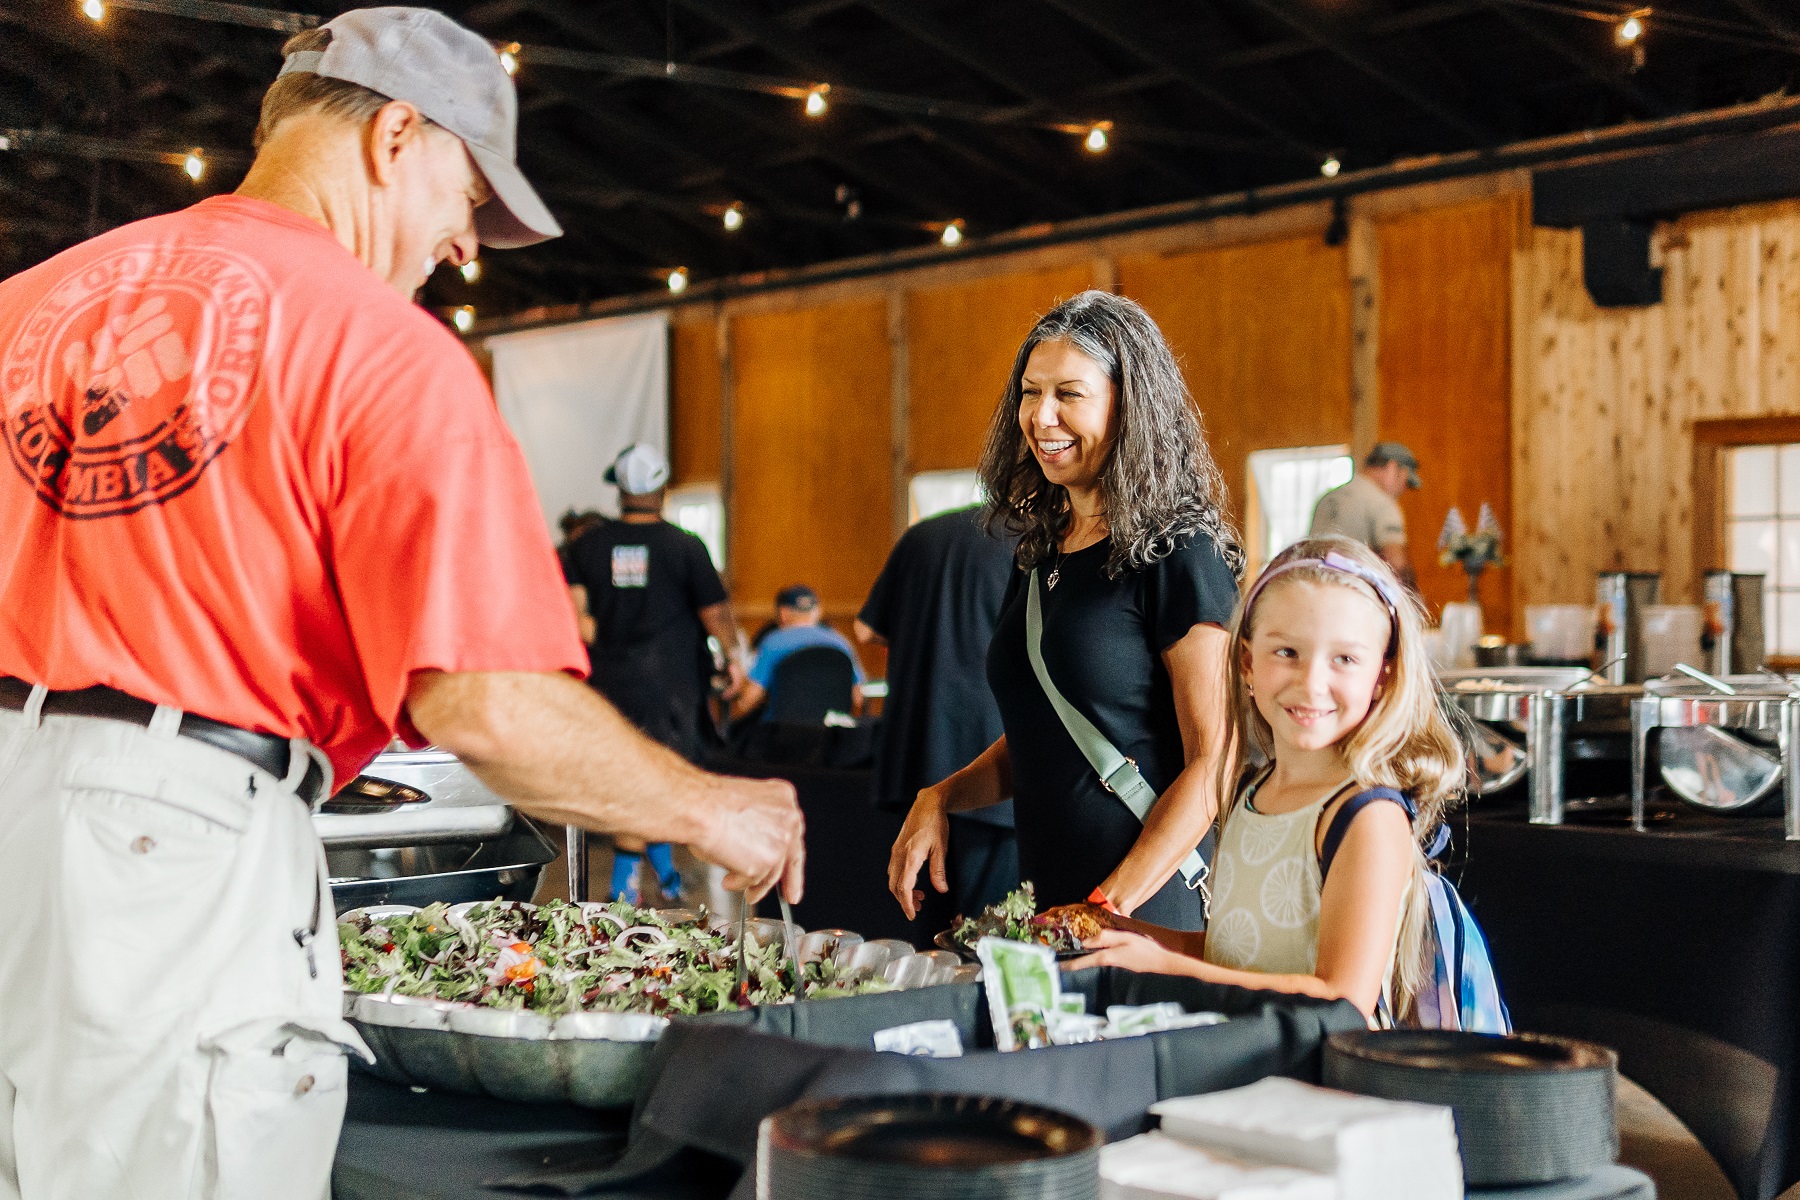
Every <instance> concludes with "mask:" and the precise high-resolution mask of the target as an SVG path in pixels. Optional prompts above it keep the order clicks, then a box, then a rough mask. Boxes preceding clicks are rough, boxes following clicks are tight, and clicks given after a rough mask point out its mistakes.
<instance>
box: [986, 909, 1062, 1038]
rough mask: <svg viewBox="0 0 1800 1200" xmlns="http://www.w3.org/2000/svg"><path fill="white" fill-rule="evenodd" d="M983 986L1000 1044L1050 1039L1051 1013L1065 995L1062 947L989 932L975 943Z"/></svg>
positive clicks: (989, 1013) (995, 1034)
mask: <svg viewBox="0 0 1800 1200" xmlns="http://www.w3.org/2000/svg"><path fill="white" fill-rule="evenodd" d="M975 954H976V956H977V957H978V958H980V959H981V967H982V971H981V979H982V987H983V989H984V990H985V991H986V992H987V1001H988V1015H989V1016H990V1017H991V1018H992V1019H993V1022H994V1045H995V1047H996V1048H997V1049H999V1050H1003V1051H1010V1050H1035V1049H1037V1048H1038V1047H1040V1046H1048V1045H1049V1044H1050V1014H1051V1013H1052V1012H1054V1011H1056V1008H1057V1001H1058V999H1059V998H1060V997H1061V995H1062V976H1061V972H1059V971H1058V970H1057V969H1056V951H1054V950H1052V949H1051V948H1050V947H1048V946H1044V945H1040V944H1038V943H1036V942H1012V941H1007V940H1006V939H1004V938H995V937H984V938H982V939H981V940H980V941H979V942H976V943H975Z"/></svg>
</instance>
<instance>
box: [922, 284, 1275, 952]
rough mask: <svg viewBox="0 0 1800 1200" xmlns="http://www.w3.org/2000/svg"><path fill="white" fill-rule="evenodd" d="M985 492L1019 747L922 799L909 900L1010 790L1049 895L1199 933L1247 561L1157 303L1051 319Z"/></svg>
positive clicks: (937, 882)
mask: <svg viewBox="0 0 1800 1200" xmlns="http://www.w3.org/2000/svg"><path fill="white" fill-rule="evenodd" d="M981 478H982V483H983V485H984V487H985V489H986V491H987V495H988V497H989V499H988V521H989V524H990V527H991V528H998V527H1003V528H1004V529H1005V530H1006V531H1007V532H1009V533H1015V534H1018V535H1020V538H1021V540H1020V544H1019V550H1018V555H1017V560H1016V561H1017V569H1016V570H1015V571H1014V572H1013V578H1012V581H1011V584H1010V586H1009V588H1008V591H1007V595H1006V599H1005V602H1004V607H1003V609H1002V612H1001V617H1000V622H999V625H998V626H997V628H996V630H995V634H994V640H993V643H992V644H991V646H990V647H989V650H988V664H987V665H988V682H989V684H990V685H991V686H992V688H993V691H994V697H995V699H996V701H997V702H998V704H999V708H1000V715H1001V721H1002V725H1003V727H1004V729H1005V736H1004V737H1002V738H1001V739H1000V740H999V741H998V742H996V743H995V744H994V745H993V746H991V747H989V748H988V750H987V751H986V752H985V753H983V754H982V755H981V757H980V758H978V759H977V760H976V761H975V762H974V763H972V764H970V765H969V766H968V767H966V768H964V769H963V770H962V771H959V772H957V773H956V774H955V775H953V776H951V777H950V778H949V779H947V780H945V781H944V782H942V783H940V784H938V785H936V786H935V787H930V788H926V789H925V790H924V791H922V792H920V794H919V798H918V800H917V801H916V802H915V803H914V806H913V810H912V813H911V814H910V815H909V816H908V818H907V824H906V826H905V828H904V829H903V830H902V831H901V835H900V838H899V840H898V841H897V842H896V843H895V846H894V854H893V858H892V861H891V863H890V868H889V884H890V886H891V887H892V889H893V891H894V895H895V897H896V898H897V899H898V900H899V901H900V904H901V906H902V908H904V909H906V910H907V911H908V913H909V914H910V913H911V912H912V911H914V908H915V907H916V905H917V904H918V902H919V900H920V899H921V898H922V894H921V893H919V892H916V891H915V890H914V888H913V884H914V882H915V881H916V879H917V876H918V872H919V870H920V867H921V866H922V865H923V864H925V863H927V862H929V863H930V866H931V878H932V885H933V886H934V887H936V888H938V890H940V891H942V890H944V886H945V885H944V882H943V876H942V860H943V851H944V839H945V836H946V835H945V829H946V825H947V822H946V819H945V814H946V813H950V812H963V811H967V810H969V809H974V808H980V807H985V806H986V805H989V804H995V803H998V802H1000V801H1002V800H1005V799H1008V798H1011V799H1013V800H1014V802H1015V819H1016V823H1017V828H1018V837H1019V858H1020V864H1021V867H1022V871H1023V874H1024V876H1025V877H1026V878H1028V879H1031V880H1032V881H1033V882H1034V883H1035V884H1036V885H1037V894H1038V896H1039V898H1040V899H1041V900H1042V901H1043V902H1045V903H1046V904H1051V905H1055V904H1066V903H1072V902H1076V901H1081V900H1084V899H1090V898H1093V899H1096V902H1100V901H1104V902H1105V903H1106V904H1107V905H1109V906H1111V907H1113V908H1116V909H1117V910H1118V911H1120V912H1126V913H1129V912H1133V911H1137V912H1140V913H1142V914H1144V915H1145V916H1147V917H1148V918H1149V919H1151V920H1154V921H1156V922H1158V923H1159V924H1164V925H1169V926H1173V927H1176V928H1181V929H1198V928H1200V927H1201V926H1202V925H1203V924H1204V913H1203V910H1202V906H1201V901H1200V895H1199V893H1198V891H1196V890H1193V888H1192V887H1191V886H1184V881H1185V882H1187V883H1190V884H1198V882H1199V879H1200V872H1199V871H1198V870H1197V869H1195V868H1197V863H1198V860H1197V859H1195V858H1194V857H1193V855H1194V851H1195V847H1196V846H1197V845H1198V843H1199V842H1200V840H1201V838H1202V837H1204V836H1205V834H1206V832H1207V829H1208V828H1209V827H1210V825H1211V823H1212V820H1213V816H1214V813H1215V812H1216V811H1217V791H1216V789H1217V778H1216V769H1217V758H1218V755H1219V753H1220V749H1221V747H1222V745H1223V743H1224V740H1225V737H1224V735H1225V730H1226V721H1225V713H1224V696H1223V692H1222V688H1221V683H1222V681H1223V679H1224V676H1225V646H1226V642H1227V638H1226V634H1225V631H1224V626H1225V625H1226V624H1227V623H1228V622H1229V621H1230V620H1231V613H1232V610H1233V609H1234V608H1235V607H1236V603H1237V596H1238V591H1237V578H1238V575H1239V573H1240V572H1241V570H1242V564H1243V552H1242V550H1241V549H1240V548H1239V545H1238V541H1237V537H1236V534H1235V533H1234V531H1233V530H1232V529H1231V527H1230V524H1229V523H1228V522H1227V520H1226V518H1225V516H1224V515H1223V513H1222V511H1221V505H1220V500H1221V497H1222V495H1223V491H1224V489H1223V484H1222V481H1221V479H1220V476H1219V472H1218V468H1217V467H1216V466H1214V464H1213V461H1212V456H1211V454H1210V453H1208V451H1207V447H1206V441H1205V438H1204V436H1203V434H1202V432H1201V428H1200V421H1199V417H1198V415H1197V413H1196V411H1195V408H1194V406H1193V403H1192V401H1191V399H1190V398H1189V396H1188V393H1187V389H1186V386H1185V385H1184V384H1183V383H1182V379H1181V374H1180V371H1179V370H1178V369H1177V367H1176V364H1175V359H1174V356H1173V355H1172V354H1171V353H1170V352H1169V348H1168V345H1167V344H1166V343H1165V342H1164V340H1163V337H1162V333H1161V331H1160V330H1158V329H1157V327H1156V324H1155V322H1154V321H1152V320H1151V319H1150V317H1149V316H1148V315H1147V314H1146V313H1145V312H1144V310H1143V309H1141V308H1139V307H1138V306H1137V305H1136V304H1134V303H1132V302H1131V301H1129V300H1124V299H1121V298H1119V297H1117V296H1114V295H1112V294H1111V293H1108V292H1098V291H1090V292H1084V293H1082V294H1081V295H1079V296H1076V297H1075V298H1074V299H1072V300H1068V301H1065V302H1064V303H1063V304H1061V305H1059V306H1057V307H1056V308H1055V309H1053V310H1051V312H1049V313H1048V314H1046V315H1045V316H1044V317H1043V318H1041V319H1040V320H1039V321H1038V323H1037V325H1036V327H1035V328H1034V329H1033V330H1032V332H1031V334H1030V335H1029V336H1028V337H1027V338H1026V340H1025V343H1024V345H1023V346H1021V347H1020V349H1019V352H1018V355H1017V356H1016V358H1015V359H1014V363H1013V370H1012V375H1011V377H1010V379H1009V380H1008V384H1007V388H1006V392H1005V393H1004V395H1003V396H1002V397H1001V400H1000V404H999V405H998V407H997V408H996V410H995V413H994V416H993V420H992V424H991V425H990V428H989V433H988V442H987V449H986V453H985V454H984V456H983V460H982V466H981ZM1034 599H1035V607H1036V609H1037V616H1036V617H1028V615H1027V614H1028V610H1030V609H1032V608H1033V607H1034V605H1033V603H1032V602H1033V600H1034ZM1034 621H1036V622H1037V624H1038V628H1037V629H1036V630H1035V632H1034V631H1033V630H1032V628H1031V626H1032V623H1033V622H1034ZM1034 641H1035V642H1036V643H1037V648H1036V649H1035V650H1034V649H1032V648H1031V643H1032V642H1034ZM1034 656H1036V657H1037V658H1038V659H1039V660H1040V661H1039V663H1037V664H1034V663H1033V662H1032V659H1033V657H1034ZM1040 668H1041V671H1042V674H1040ZM1046 679H1047V681H1048V685H1049V686H1048V687H1047V686H1046V683H1045V680H1046ZM1052 688H1053V689H1054V691H1055V693H1058V694H1059V695H1058V696H1056V697H1055V698H1053V697H1052V694H1051V689H1052ZM1059 704H1066V705H1067V706H1070V707H1071V708H1072V710H1073V712H1074V713H1075V714H1077V715H1076V716H1075V717H1074V719H1073V721H1072V722H1070V721H1065V719H1064V717H1063V716H1062V715H1060V714H1059ZM1072 725H1073V728H1072ZM1102 743H1103V744H1104V745H1103V748H1102V746H1101V744H1102ZM1096 755H1098V757H1099V758H1100V759H1102V760H1107V761H1115V762H1116V761H1117V760H1118V759H1119V758H1120V757H1121V756H1122V757H1123V758H1124V759H1125V760H1128V761H1129V763H1131V764H1132V765H1133V766H1134V767H1135V774H1132V773H1129V772H1124V771H1123V769H1117V770H1115V771H1114V774H1113V775H1112V783H1113V786H1108V784H1106V783H1103V782H1102V781H1101V778H1100V777H1099V775H1098V774H1097V772H1096V768H1095V766H1094V765H1093V762H1094V759H1095V756H1096ZM1114 787H1117V788H1118V790H1117V791H1115V790H1113V789H1114ZM1178 870H1180V871H1181V872H1182V877H1178V876H1177V871H1178ZM1190 874H1191V879H1185V880H1184V877H1186V876H1189V875H1190Z"/></svg>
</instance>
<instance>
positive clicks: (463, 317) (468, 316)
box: [450, 304, 475, 333]
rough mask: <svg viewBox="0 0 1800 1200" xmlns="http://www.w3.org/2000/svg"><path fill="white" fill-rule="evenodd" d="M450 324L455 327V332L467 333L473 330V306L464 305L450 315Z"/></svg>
mask: <svg viewBox="0 0 1800 1200" xmlns="http://www.w3.org/2000/svg"><path fill="white" fill-rule="evenodd" d="M450 323H451V324H452V325H454V326H456V332H458V333H467V332H469V330H471V329H473V328H475V306H474V305H473V304H465V305H463V306H462V307H461V308H459V309H456V310H455V311H454V312H452V313H451V314H450Z"/></svg>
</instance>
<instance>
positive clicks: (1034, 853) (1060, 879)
mask: <svg viewBox="0 0 1800 1200" xmlns="http://www.w3.org/2000/svg"><path fill="white" fill-rule="evenodd" d="M1109 551H1110V543H1109V542H1107V541H1105V540H1102V541H1100V542H1097V543H1096V544H1094V545H1092V546H1089V547H1087V548H1086V549H1083V550H1077V551H1076V552H1075V553H1073V554H1070V555H1067V556H1065V557H1064V558H1063V559H1062V560H1061V567H1062V574H1061V577H1060V578H1059V579H1058V581H1057V584H1056V586H1055V587H1054V588H1048V589H1047V588H1045V587H1044V584H1045V582H1046V581H1047V580H1048V578H1049V575H1050V571H1051V569H1052V568H1053V567H1054V566H1056V563H1057V560H1055V559H1052V560H1050V562H1047V563H1045V564H1042V565H1041V566H1039V568H1038V587H1039V596H1040V599H1041V601H1042V604H1043V613H1044V635H1043V652H1044V665H1045V667H1046V668H1048V670H1049V672H1050V678H1051V679H1053V680H1055V681H1056V686H1057V689H1058V690H1059V691H1061V692H1062V694H1063V696H1064V697H1065V698H1066V699H1067V700H1068V701H1069V703H1071V704H1073V705H1074V706H1075V707H1076V708H1077V709H1079V710H1080V711H1081V712H1082V713H1083V714H1084V715H1085V716H1086V717H1087V718H1088V719H1089V720H1090V721H1092V722H1093V723H1094V724H1095V725H1096V726H1098V727H1099V729H1100V731H1101V732H1102V733H1104V734H1105V735H1106V736H1107V738H1108V739H1109V740H1111V742H1112V743H1113V745H1115V746H1117V747H1118V748H1119V751H1120V753H1122V754H1124V755H1125V756H1126V757H1127V758H1131V759H1135V760H1136V761H1137V765H1138V770H1140V771H1142V772H1143V774H1144V779H1145V780H1146V781H1147V782H1148V783H1149V784H1150V786H1151V787H1153V788H1155V789H1156V792H1157V794H1158V795H1161V794H1162V793H1163V792H1164V791H1166V790H1167V789H1168V787H1169V785H1170V784H1172V783H1173V782H1174V781H1175V777H1176V776H1177V775H1179V774H1180V773H1181V769H1182V767H1183V766H1184V765H1185V762H1186V757H1185V754H1184V751H1183V748H1182V744H1181V729H1180V726H1179V724H1178V723H1177V721H1176V716H1175V696H1174V691H1173V689H1172V688H1171V686H1170V683H1169V671H1168V668H1167V667H1166V666H1165V665H1164V664H1163V659H1162V655H1163V651H1165V650H1167V649H1168V648H1169V647H1170V646H1172V645H1174V644H1175V643H1176V642H1178V641H1180V640H1181V639H1182V638H1183V637H1185V636H1186V635H1187V633H1188V631H1189V630H1191V629H1192V628H1193V627H1194V626H1195V625H1201V624H1212V625H1220V626H1229V624H1230V622H1231V615H1232V610H1233V609H1234V608H1235V607H1236V605H1237V599H1238V588H1237V580H1236V579H1235V578H1234V577H1233V576H1232V574H1231V569H1230V568H1229V567H1227V566H1226V565H1225V560H1224V558H1223V557H1221V556H1220V554H1219V548H1218V546H1217V544H1216V543H1214V541H1213V540H1212V539H1211V538H1210V537H1208V536H1207V535H1205V534H1203V533H1202V534H1195V535H1194V536H1192V537H1191V538H1189V539H1187V540H1186V541H1185V542H1184V543H1183V544H1181V545H1180V546H1178V547H1177V548H1176V550H1175V551H1174V552H1173V553H1171V554H1170V555H1169V556H1168V557H1166V558H1162V559H1159V560H1158V561H1157V562H1155V563H1154V564H1152V565H1151V566H1148V567H1145V568H1144V569H1142V570H1139V571H1127V572H1125V573H1124V574H1122V575H1121V576H1120V577H1119V578H1117V579H1108V578H1107V577H1106V575H1105V571H1104V568H1105V566H1106V559H1107V555H1108V553H1109ZM1029 578H1030V575H1029V573H1028V572H1025V571H1018V570H1015V571H1014V572H1013V577H1012V582H1011V583H1010V584H1009V585H1008V587H1007V591H1006V599H1005V602H1004V607H1003V608H1002V609H1001V613H1000V623H999V625H998V626H997V627H996V628H995V630H994V640H993V641H992V642H991V643H990V644H989V646H988V659H987V672H988V684H989V686H990V687H992V688H993V691H994V698H995V699H996V700H997V701H998V702H999V706H1000V719H1001V723H1002V725H1003V726H1004V727H1005V730H1006V745H1007V750H1008V752H1009V755H1010V757H1011V759H1012V772H1013V800H1014V807H1013V813H1014V822H1015V825H1016V827H1017V829H1018V838H1019V865H1020V868H1021V871H1022V873H1023V876H1024V878H1026V879H1029V880H1032V881H1033V883H1035V884H1036V886H1037V895H1038V903H1039V905H1040V906H1041V907H1049V906H1051V905H1056V904H1072V903H1075V902H1078V901H1081V900H1085V899H1087V897H1088V894H1089V893H1090V892H1092V891H1093V890H1094V888H1096V887H1098V886H1099V885H1100V883H1101V882H1102V881H1103V880H1104V879H1105V878H1106V877H1107V876H1108V875H1110V874H1111V873H1112V871H1113V869H1114V868H1116V867H1117V866H1118V865H1119V863H1120V862H1122V861H1123V860H1124V858H1125V856H1126V854H1128V853H1129V852H1130V850H1131V848H1132V846H1133V845H1134V844H1136V842H1137V839H1138V835H1139V834H1140V833H1141V832H1142V831H1143V825H1142V824H1141V823H1140V822H1139V821H1138V819H1137V817H1136V816H1135V815H1133V813H1132V811H1131V810H1130V809H1129V808H1127V807H1125V803H1124V801H1122V800H1120V799H1119V798H1118V797H1117V796H1115V795H1113V794H1112V793H1111V792H1109V791H1107V790H1106V789H1105V788H1104V787H1102V786H1101V785H1100V780H1099V779H1098V778H1097V777H1096V776H1095V774H1094V772H1093V769H1092V768H1091V767H1089V766H1088V762H1087V760H1086V759H1085V758H1083V757H1082V755H1081V750H1080V748H1079V747H1077V746H1076V745H1075V741H1074V739H1073V738H1071V737H1070V736H1069V733H1068V731H1067V730H1066V729H1064V728H1063V724H1062V721H1061V720H1059V719H1058V718H1057V715H1056V710H1055V709H1053V708H1052V707H1050V700H1049V698H1048V697H1047V696H1045V695H1044V691H1043V688H1041V687H1040V686H1039V685H1038V681H1037V676H1036V675H1035V674H1034V673H1033V671H1032V669H1031V660H1030V659H1029V658H1027V657H1026V653H1025V599H1026V593H1025V585H1026V581H1027V580H1028V579H1029ZM1219 719H1220V720H1223V719H1224V714H1223V713H1221V714H1220V715H1219ZM1134 915H1135V916H1137V917H1139V918H1141V919H1143V920H1146V921H1152V922H1155V923H1156V924H1158V925H1165V926H1168V927H1169V928H1172V929H1201V928H1204V927H1205V915H1204V911H1203V908H1202V905H1201V898H1200V893H1199V892H1197V891H1190V890H1189V889H1188V888H1187V886H1186V884H1185V883H1184V882H1183V880H1182V877H1181V875H1180V873H1179V872H1177V873H1176V874H1175V875H1174V876H1172V877H1171V878H1170V879H1169V882H1168V883H1166V884H1164V885H1163V887H1162V890H1160V891H1159V892H1157V893H1156V895H1155V896H1153V897H1151V898H1150V899H1149V900H1148V901H1146V902H1145V903H1144V904H1143V905H1141V906H1140V907H1139V908H1138V909H1137V911H1136V913H1135V914H1134Z"/></svg>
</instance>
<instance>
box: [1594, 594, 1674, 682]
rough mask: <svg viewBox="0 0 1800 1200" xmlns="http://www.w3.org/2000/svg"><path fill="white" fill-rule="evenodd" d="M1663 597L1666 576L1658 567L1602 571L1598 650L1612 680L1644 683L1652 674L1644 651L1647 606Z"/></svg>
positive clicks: (1595, 636) (1603, 665)
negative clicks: (1663, 583)
mask: <svg viewBox="0 0 1800 1200" xmlns="http://www.w3.org/2000/svg"><path fill="white" fill-rule="evenodd" d="M1661 597H1662V576H1661V575H1660V574H1657V573H1656V572H1654V571H1602V572H1600V577H1599V580H1598V583H1597V585H1596V588H1595V599H1596V601H1597V602H1598V603H1599V608H1600V612H1599V621H1598V623H1597V624H1596V625H1595V628H1594V650H1595V653H1596V655H1597V656H1598V661H1599V663H1600V669H1601V671H1602V672H1603V673H1604V674H1605V676H1606V681H1607V682H1608V683H1642V682H1644V680H1645V679H1647V678H1649V675H1650V671H1649V662H1648V656H1647V655H1646V654H1645V652H1644V609H1646V608H1648V607H1649V606H1650V605H1652V604H1656V603H1658V601H1659V600H1660V599H1661Z"/></svg>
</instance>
